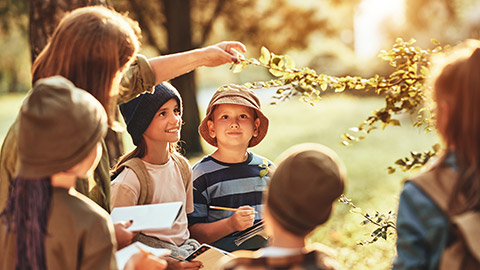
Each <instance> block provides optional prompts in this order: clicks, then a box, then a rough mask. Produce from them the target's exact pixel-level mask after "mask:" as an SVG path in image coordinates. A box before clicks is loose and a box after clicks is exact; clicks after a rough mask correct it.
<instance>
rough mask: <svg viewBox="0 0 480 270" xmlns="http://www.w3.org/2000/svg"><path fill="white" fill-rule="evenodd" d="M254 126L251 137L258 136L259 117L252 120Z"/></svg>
mask: <svg viewBox="0 0 480 270" xmlns="http://www.w3.org/2000/svg"><path fill="white" fill-rule="evenodd" d="M253 124H254V127H253V137H257V136H258V127H260V118H256V119H255V121H254V122H253Z"/></svg>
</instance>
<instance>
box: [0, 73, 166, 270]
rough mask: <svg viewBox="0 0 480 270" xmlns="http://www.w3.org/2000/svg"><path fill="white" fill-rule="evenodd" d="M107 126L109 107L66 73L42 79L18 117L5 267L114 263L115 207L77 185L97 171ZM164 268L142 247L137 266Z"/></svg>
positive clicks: (2, 239) (0, 218)
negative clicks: (112, 218)
mask: <svg viewBox="0 0 480 270" xmlns="http://www.w3.org/2000/svg"><path fill="white" fill-rule="evenodd" d="M106 131H107V115H106V113H105V110H104V109H103V106H102V105H101V104H100V102H98V101H97V100H96V99H95V98H94V97H93V96H92V95H90V94H88V93H87V92H86V91H84V90H82V89H79V88H76V87H75V86H74V85H73V84H72V83H71V82H69V81H68V80H66V79H65V78H63V77H60V76H55V77H50V78H47V79H42V80H39V81H38V82H37V83H36V84H35V86H34V89H33V91H31V92H30V94H29V95H28V96H27V98H26V100H25V101H24V103H23V105H22V108H21V110H20V115H19V136H18V142H19V147H18V155H19V169H18V171H17V175H16V177H15V179H14V182H13V186H12V192H11V194H10V196H9V198H8V201H7V206H6V208H5V210H4V211H3V212H2V213H1V214H0V250H1V251H0V268H1V269H33V270H35V269H115V268H116V260H115V251H116V249H117V248H116V241H115V234H114V229H113V224H112V222H111V221H110V218H109V215H108V213H107V212H106V211H105V210H103V209H102V208H101V207H100V206H98V205H97V204H95V203H94V202H92V201H91V200H90V199H88V198H87V197H85V196H83V195H82V194H80V193H78V192H76V191H75V189H74V186H75V182H76V179H77V177H86V176H87V175H89V174H91V173H92V172H93V169H94V168H95V166H96V165H97V164H98V162H99V160H100V154H101V150H102V148H101V145H100V141H101V139H102V138H103V137H104V136H105V134H106ZM140 264H141V265H145V264H148V265H151V266H156V267H158V268H156V269H165V267H166V263H165V261H163V260H160V259H157V258H155V257H153V256H146V255H143V254H141V253H139V254H136V255H134V257H132V259H130V261H129V263H128V266H127V267H126V268H127V269H128V268H129V267H131V269H133V268H134V267H135V265H137V266H140Z"/></svg>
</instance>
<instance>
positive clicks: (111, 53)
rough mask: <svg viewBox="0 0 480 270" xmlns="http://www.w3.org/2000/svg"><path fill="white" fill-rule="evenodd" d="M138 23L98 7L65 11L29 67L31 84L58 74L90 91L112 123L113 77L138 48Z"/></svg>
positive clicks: (120, 70)
mask: <svg viewBox="0 0 480 270" xmlns="http://www.w3.org/2000/svg"><path fill="white" fill-rule="evenodd" d="M139 34H140V28H139V27H138V24H137V23H135V22H134V21H132V20H131V19H129V18H128V17H126V16H123V15H121V14H119V13H117V12H115V11H113V10H109V9H107V8H105V7H101V6H93V7H84V8H79V9H76V10H74V11H73V12H71V13H69V14H67V15H66V16H65V17H64V18H63V19H62V20H61V21H60V23H59V25H58V27H57V28H56V30H55V32H54V33H53V36H52V38H51V40H50V42H49V43H48V44H47V45H46V46H45V48H44V49H43V50H42V51H41V52H40V54H39V55H38V57H37V58H36V60H35V62H34V63H33V66H32V85H33V84H34V83H35V82H36V81H37V80H38V79H41V78H46V77H50V76H53V75H61V76H63V77H65V78H67V79H69V80H70V81H72V82H73V83H74V84H75V86H77V87H79V88H81V89H85V90H87V91H88V92H90V93H91V94H92V95H93V96H94V97H95V98H97V99H98V101H100V103H101V104H102V105H103V107H104V108H105V111H106V112H107V115H109V123H110V124H112V123H113V121H112V120H113V119H112V117H113V114H114V113H113V112H114V109H115V106H116V100H112V98H113V99H114V97H115V96H116V95H117V94H118V82H119V81H117V80H118V79H117V78H116V77H117V76H119V75H120V74H122V72H123V71H124V70H125V68H127V67H128V66H129V65H130V63H131V61H133V59H134V57H133V56H134V55H135V54H136V53H137V51H138V48H139V41H138V35H139Z"/></svg>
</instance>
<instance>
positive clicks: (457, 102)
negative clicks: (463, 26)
mask: <svg viewBox="0 0 480 270" xmlns="http://www.w3.org/2000/svg"><path fill="white" fill-rule="evenodd" d="M434 72H435V73H436V74H435V73H434V77H433V79H434V82H433V83H434V84H433V87H434V98H435V100H436V101H437V103H445V104H446V106H447V110H446V113H443V114H442V116H443V117H445V119H442V120H444V121H445V127H444V128H443V129H442V130H440V132H441V133H442V134H441V135H442V136H443V137H444V139H445V140H446V142H447V144H449V145H450V146H455V148H457V147H463V148H465V150H467V149H471V150H472V151H475V152H477V154H480V141H479V140H478V138H479V137H480V106H479V104H480V75H479V74H480V41H478V40H467V41H465V42H463V43H461V44H460V45H458V46H456V47H454V48H453V49H452V51H450V52H447V53H446V54H442V55H441V56H439V57H437V59H434ZM439 105H440V104H439ZM462 145H463V146H462ZM477 157H479V158H480V156H477ZM478 162H479V164H480V160H478Z"/></svg>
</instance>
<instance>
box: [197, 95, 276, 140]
mask: <svg viewBox="0 0 480 270" xmlns="http://www.w3.org/2000/svg"><path fill="white" fill-rule="evenodd" d="M220 104H234V105H242V106H246V107H249V108H252V109H254V110H255V113H256V114H257V117H258V118H259V119H260V125H259V126H258V135H257V136H256V137H252V139H251V140H250V142H249V143H248V147H253V146H256V145H257V144H259V143H260V142H261V141H262V140H263V138H265V136H266V135H267V131H268V123H269V121H268V118H267V117H266V116H265V115H264V114H263V113H262V112H261V111H260V110H258V109H257V108H256V107H255V106H254V105H253V104H252V103H250V102H249V101H248V100H246V99H244V98H242V97H239V96H224V97H221V98H219V99H217V100H216V101H215V102H214V103H213V104H212V105H211V106H209V110H208V111H207V113H206V115H205V118H203V120H202V122H201V123H200V126H199V127H198V133H200V136H202V138H203V139H204V140H205V141H206V142H207V143H209V144H210V145H212V146H215V147H218V143H217V139H216V138H212V137H211V136H210V133H209V132H208V121H209V120H212V119H211V118H212V113H213V111H214V110H215V107H216V106H217V105H220Z"/></svg>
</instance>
